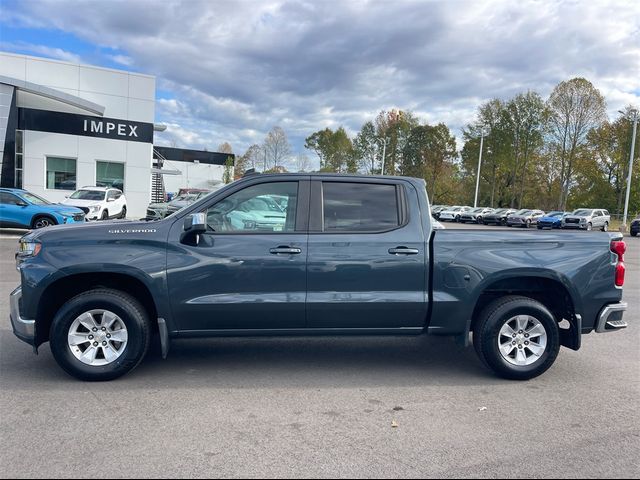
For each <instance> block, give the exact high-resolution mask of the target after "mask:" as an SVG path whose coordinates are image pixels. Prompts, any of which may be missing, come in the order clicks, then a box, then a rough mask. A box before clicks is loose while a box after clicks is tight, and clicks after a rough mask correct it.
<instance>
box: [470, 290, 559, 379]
mask: <svg viewBox="0 0 640 480" xmlns="http://www.w3.org/2000/svg"><path fill="white" fill-rule="evenodd" d="M473 344H474V347H475V349H476V352H477V354H478V356H479V357H480V360H481V361H482V362H483V363H484V364H485V365H486V366H488V367H489V368H490V369H492V370H493V371H494V372H495V373H496V374H498V375H499V376H501V377H503V378H507V379H511V380H528V379H531V378H535V377H537V376H538V375H541V374H542V373H544V372H545V371H547V370H548V369H549V368H550V367H551V365H553V362H554V361H555V359H556V357H557V356H558V352H559V351H560V332H559V330H558V324H557V322H556V319H555V318H554V317H553V315H552V314H551V312H550V311H549V310H548V309H547V308H546V307H545V306H544V305H543V304H541V303H540V302H538V301H537V300H534V299H532V298H528V297H521V296H506V297H503V298H499V299H497V300H495V301H494V302H492V303H491V304H489V305H488V306H487V307H486V308H485V309H484V310H483V311H482V313H481V314H480V317H479V318H478V321H477V323H476V325H475V328H474V330H473Z"/></svg>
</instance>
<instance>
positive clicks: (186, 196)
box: [169, 193, 196, 205]
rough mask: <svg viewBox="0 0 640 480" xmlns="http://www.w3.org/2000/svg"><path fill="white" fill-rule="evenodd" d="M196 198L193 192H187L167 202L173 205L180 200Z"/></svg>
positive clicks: (189, 200)
mask: <svg viewBox="0 0 640 480" xmlns="http://www.w3.org/2000/svg"><path fill="white" fill-rule="evenodd" d="M195 199H196V194H195V193H189V194H187V195H180V196H178V197H176V198H174V199H173V200H171V201H170V202H169V205H175V204H176V203H181V202H193V201H194V200H195Z"/></svg>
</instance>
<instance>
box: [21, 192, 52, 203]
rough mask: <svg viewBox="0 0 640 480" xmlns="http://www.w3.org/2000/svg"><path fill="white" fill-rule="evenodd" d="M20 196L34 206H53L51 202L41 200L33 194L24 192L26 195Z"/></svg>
mask: <svg viewBox="0 0 640 480" xmlns="http://www.w3.org/2000/svg"><path fill="white" fill-rule="evenodd" d="M20 195H21V196H22V198H24V199H25V200H26V201H27V202H29V203H31V204H33V205H51V202H49V201H47V200H45V199H44V198H41V197H39V196H37V195H34V194H33V193H29V192H24V193H20Z"/></svg>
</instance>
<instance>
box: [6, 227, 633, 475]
mask: <svg viewBox="0 0 640 480" xmlns="http://www.w3.org/2000/svg"><path fill="white" fill-rule="evenodd" d="M446 227H447V228H458V227H459V226H458V225H450V224H446ZM470 228H483V227H479V226H477V227H476V226H470ZM488 228H491V227H488ZM494 228H495V227H494ZM543 233H544V232H541V234H543ZM585 234H591V233H585ZM9 235H10V234H7V233H4V234H3V235H0V272H1V273H0V275H1V276H0V476H2V477H3V478H13V477H34V476H37V477H45V476H50V477H76V478H78V477H94V478H96V477H105V478H120V477H242V478H258V477H386V478H395V477H412V478H424V477H519V478H541V477H562V478H567V477H570V478H574V477H575V478H578V477H589V478H592V477H607V478H618V477H638V476H640V461H639V460H638V452H639V451H640V413H639V411H638V410H639V403H638V399H639V398H640V349H639V348H638V345H639V341H640V325H639V324H640V309H639V308H638V306H639V305H640V238H627V244H628V247H629V248H628V253H627V255H626V265H627V282H626V286H625V301H627V302H628V303H629V305H630V310H629V311H628V312H627V314H626V317H625V318H626V320H627V321H628V323H629V325H630V326H629V328H628V329H626V330H625V331H622V332H617V333H611V334H604V335H595V334H591V335H588V336H585V337H583V348H582V350H580V351H579V352H573V351H570V350H567V349H562V351H561V353H560V355H559V357H558V360H557V361H556V363H555V365H554V366H553V367H552V368H551V369H550V370H549V371H548V372H547V373H545V374H544V375H543V376H541V377H539V378H537V379H534V380H531V381H528V382H510V381H505V380H501V379H498V378H496V377H494V376H493V375H492V374H491V373H490V372H489V371H488V370H486V369H484V368H483V367H482V366H481V364H480V362H479V360H477V358H476V357H475V354H474V352H473V349H472V348H469V349H464V348H462V347H460V346H457V345H456V344H455V343H454V342H453V341H451V340H449V339H446V338H431V337H421V338H310V339H309V338H304V339H295V338H290V339H205V340H181V341H175V342H174V343H173V346H172V350H171V352H170V355H169V358H168V359H167V360H164V361H163V360H161V359H160V356H159V354H158V352H157V350H156V351H154V352H151V354H150V355H149V357H147V359H146V360H145V361H144V362H143V363H142V364H141V365H140V366H139V367H138V368H137V369H136V370H134V371H133V372H132V373H130V374H128V375H126V376H125V377H123V378H122V379H119V380H117V381H113V382H109V383H98V384H95V383H94V384H90V383H82V382H79V381H76V380H74V379H72V378H70V377H69V376H67V375H66V374H65V373H64V372H63V371H62V370H61V369H60V368H59V367H58V366H57V365H56V363H55V361H54V360H53V358H52V356H51V353H50V351H49V348H48V345H44V346H43V347H42V348H41V349H40V354H39V355H38V356H35V355H33V354H32V351H31V349H30V347H28V346H27V345H26V344H24V343H22V342H20V341H19V340H18V339H17V338H16V337H14V335H13V333H12V332H11V326H10V323H9V302H8V295H9V293H10V291H11V290H12V289H13V288H14V287H15V286H16V285H17V284H18V282H19V276H18V273H17V272H16V271H15V268H14V263H13V253H14V251H15V246H16V239H15V238H12V237H10V236H9ZM394 421H395V422H396V423H397V425H398V426H397V428H393V427H392V422H394Z"/></svg>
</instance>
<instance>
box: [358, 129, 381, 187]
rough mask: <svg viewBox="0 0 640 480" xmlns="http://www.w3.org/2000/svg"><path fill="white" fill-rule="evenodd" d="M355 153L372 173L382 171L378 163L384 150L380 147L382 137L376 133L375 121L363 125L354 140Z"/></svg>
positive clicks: (368, 171) (364, 166) (367, 170)
mask: <svg viewBox="0 0 640 480" xmlns="http://www.w3.org/2000/svg"><path fill="white" fill-rule="evenodd" d="M353 146H354V148H355V153H356V156H357V158H358V159H359V160H360V163H361V165H362V167H363V168H364V169H365V171H366V172H367V173H368V174H370V175H373V174H376V173H380V168H378V164H379V162H380V156H381V154H382V151H381V149H380V138H379V137H378V135H377V134H376V128H375V126H374V125H373V122H370V121H369V122H366V123H365V124H364V125H362V128H361V129H360V132H358V134H357V135H356V138H355V140H354V142H353Z"/></svg>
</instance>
